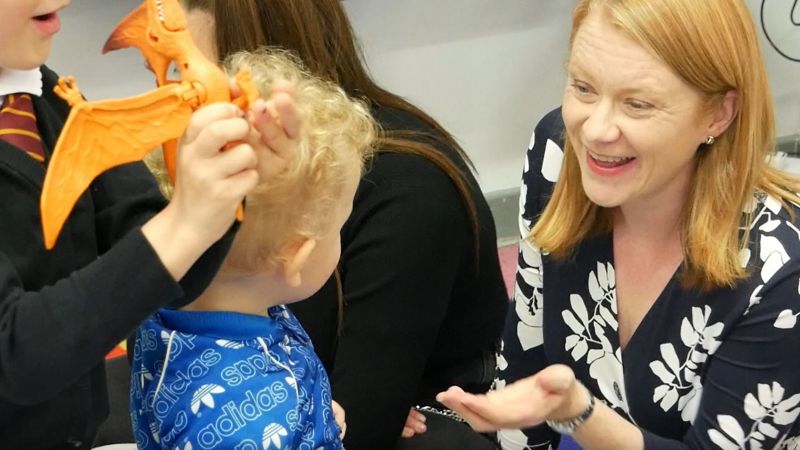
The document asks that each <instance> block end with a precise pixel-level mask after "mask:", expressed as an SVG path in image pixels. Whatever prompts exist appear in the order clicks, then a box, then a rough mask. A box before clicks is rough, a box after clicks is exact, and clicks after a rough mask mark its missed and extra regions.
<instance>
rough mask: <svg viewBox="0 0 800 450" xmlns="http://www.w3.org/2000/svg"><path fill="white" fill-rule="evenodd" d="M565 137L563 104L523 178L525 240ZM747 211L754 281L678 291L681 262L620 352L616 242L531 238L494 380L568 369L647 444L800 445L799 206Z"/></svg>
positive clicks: (547, 439) (532, 436) (513, 445)
mask: <svg viewBox="0 0 800 450" xmlns="http://www.w3.org/2000/svg"><path fill="white" fill-rule="evenodd" d="M562 134H563V122H562V121H561V112H560V110H556V111H554V112H552V113H550V114H548V115H547V116H546V117H545V118H544V119H542V121H541V122H540V123H539V125H538V126H537V127H536V130H535V133H534V135H535V136H534V139H533V142H532V144H531V147H530V149H529V150H528V159H527V164H526V166H525V167H526V168H525V173H524V174H523V192H524V193H525V202H524V206H523V209H522V211H521V218H520V224H521V227H520V230H521V232H522V234H523V237H527V234H528V232H529V231H530V227H531V225H532V224H533V223H535V220H536V218H537V217H538V216H539V214H540V213H541V211H542V209H543V207H544V205H545V204H546V203H547V201H548V199H549V197H550V193H551V192H552V189H553V185H554V184H553V183H554V181H555V178H556V177H557V176H558V173H559V168H560V165H561V159H562V158H561V156H562V154H563V152H562V150H561V147H562V144H563V140H562ZM712 151H714V150H712ZM752 208H753V213H754V214H753V216H752V217H751V222H750V223H744V222H743V225H744V226H746V227H749V228H750V232H749V233H750V244H749V247H748V249H747V250H746V251H744V252H743V253H742V263H743V264H744V265H745V267H747V268H748V271H749V273H750V275H749V277H748V278H747V279H745V280H743V281H741V282H738V283H737V284H736V285H735V286H734V287H733V288H725V289H713V290H710V291H708V292H702V293H701V292H698V291H696V290H692V289H688V288H686V287H684V286H682V285H681V282H680V280H679V278H680V274H681V270H682V269H680V268H679V269H678V271H677V272H676V273H675V274H674V276H673V278H672V279H671V280H670V281H669V283H668V284H667V285H666V287H665V288H664V290H663V291H662V292H661V294H660V295H659V297H658V298H657V299H656V301H655V303H654V304H653V306H652V307H651V308H650V310H649V311H648V312H647V314H646V315H645V317H644V318H643V319H642V322H641V324H640V325H639V327H638V328H637V329H636V331H635V332H634V334H633V336H632V337H631V339H630V341H629V342H628V345H627V346H626V347H625V349H624V350H621V349H620V344H619V335H618V329H617V297H616V285H615V272H614V254H613V243H612V236H611V235H610V234H607V235H603V236H599V237H597V238H594V239H588V240H586V241H584V242H583V243H582V244H581V245H580V246H579V247H578V249H577V251H576V253H575V257H574V259H572V260H569V261H565V262H560V261H556V260H554V259H553V258H551V257H550V256H548V255H547V254H542V253H541V252H539V250H538V249H537V248H536V247H535V245H532V244H531V243H530V241H528V240H522V241H521V244H520V245H521V249H520V250H521V251H520V257H519V266H518V271H517V288H516V292H515V304H516V308H515V309H513V310H510V311H509V315H508V322H507V324H506V328H505V331H504V335H503V355H502V357H501V358H500V359H499V360H498V362H499V364H500V368H501V370H500V372H499V374H498V381H497V383H498V386H499V387H502V386H504V385H505V384H507V383H511V382H513V381H515V380H518V379H520V378H522V377H525V376H529V375H532V374H534V373H536V372H537V371H539V370H541V369H542V368H544V367H545V366H546V365H548V364H557V363H561V364H566V365H569V366H570V367H572V368H573V370H574V371H575V375H576V376H577V378H578V379H579V380H581V381H582V382H583V383H584V384H585V385H586V387H587V388H589V389H590V390H591V391H592V393H594V395H596V396H597V398H598V399H600V400H602V401H604V402H605V403H606V404H607V405H609V406H610V407H612V408H614V410H616V411H617V412H618V413H619V414H621V415H622V416H623V417H625V418H627V419H628V420H630V421H631V422H633V423H634V424H636V425H638V426H639V427H640V428H641V429H642V432H643V434H644V448H645V449H654V450H655V449H658V450H662V449H664V450H666V449H670V450H671V449H674V450H686V449H724V450H730V449H739V448H742V449H761V448H765V449H768V448H769V449H771V448H776V449H796V448H798V447H799V446H800V421H798V420H797V419H798V415H800V375H798V374H800V358H799V357H798V353H797V348H798V346H800V325H798V324H797V317H798V315H800V294H798V279H799V278H800V231H799V230H798V226H797V220H796V219H797V218H798V217H800V208H798V207H796V206H791V207H790V209H791V212H790V211H788V210H787V209H786V208H785V207H782V206H781V204H780V203H779V202H778V201H777V200H775V199H774V198H772V197H768V196H766V195H756V197H755V198H754V202H753V205H752ZM791 214H794V218H792V217H791ZM743 217H744V216H743ZM499 436H500V441H501V443H502V445H503V448H504V449H524V448H536V449H539V448H543V449H546V448H548V443H549V444H551V445H552V448H556V445H557V443H558V436H557V435H555V433H553V432H552V431H551V430H549V429H548V428H547V427H546V426H541V427H537V428H532V429H528V430H524V432H523V431H519V430H503V431H501V432H500V433H499ZM781 441H782V444H779V442H781Z"/></svg>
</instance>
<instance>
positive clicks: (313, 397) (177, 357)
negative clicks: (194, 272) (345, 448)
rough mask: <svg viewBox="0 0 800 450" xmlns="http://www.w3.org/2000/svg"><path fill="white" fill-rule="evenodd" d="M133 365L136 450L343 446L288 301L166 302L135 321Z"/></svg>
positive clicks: (320, 371)
mask: <svg viewBox="0 0 800 450" xmlns="http://www.w3.org/2000/svg"><path fill="white" fill-rule="evenodd" d="M132 367H133V369H132V377H133V378H132V380H131V419H132V421H133V430H134V434H135V435H136V442H137V444H138V446H139V448H140V449H143V450H153V449H159V450H160V449H168V450H174V449H178V450H199V449H211V448H221V449H236V450H251V449H252V450H272V449H277V450H282V449H308V450H315V449H325V450H339V449H342V442H341V440H340V439H339V427H338V425H337V424H336V422H335V420H334V417H333V410H332V408H331V388H330V382H329V381H328V376H327V375H326V374H325V369H324V368H323V366H322V363H321V362H320V360H319V358H318V357H317V355H316V354H315V353H314V348H313V346H312V344H311V340H310V339H309V337H308V335H307V334H306V333H305V331H304V330H303V328H302V327H301V326H300V324H299V323H298V322H297V319H296V318H295V317H294V315H293V314H292V313H291V312H290V311H289V310H288V309H287V308H286V307H284V306H275V307H272V308H270V309H269V311H268V314H267V315H266V316H254V315H249V314H240V313H234V312H210V311H209V312H199V311H192V312H189V311H175V310H167V309H162V310H161V311H159V312H157V313H156V314H154V315H153V316H152V317H150V318H149V319H148V320H147V321H145V323H144V324H143V325H142V326H141V327H140V328H139V330H138V332H137V334H136V344H135V347H134V356H133V366H132Z"/></svg>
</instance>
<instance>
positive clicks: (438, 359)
mask: <svg viewBox="0 0 800 450" xmlns="http://www.w3.org/2000/svg"><path fill="white" fill-rule="evenodd" d="M373 114H374V115H375V117H376V119H377V121H378V122H379V123H380V125H381V126H382V127H383V128H384V129H388V130H416V131H422V132H427V133H433V131H432V130H431V129H430V128H428V127H427V126H426V125H425V124H423V123H422V122H421V121H419V120H418V119H416V118H415V117H413V116H411V115H409V114H407V113H404V112H400V111H397V110H388V109H377V110H375V111H373ZM438 147H439V148H440V150H441V151H442V152H443V153H444V154H445V155H447V156H448V157H449V158H450V159H451V160H453V161H455V162H457V164H458V165H459V166H460V167H462V169H463V170H464V172H465V173H467V174H468V175H467V179H468V180H469V183H470V187H471V193H472V198H473V201H474V202H475V204H476V206H477V210H478V218H479V220H480V230H479V239H480V250H479V255H478V258H477V260H476V255H475V248H474V245H473V236H474V235H473V232H472V228H471V225H470V221H469V218H468V213H467V209H466V207H465V205H464V204H463V202H462V200H461V197H460V196H459V194H458V191H457V190H456V188H455V186H454V185H453V183H452V182H451V181H450V179H449V178H448V177H447V176H446V175H445V173H444V172H443V171H442V170H440V169H439V168H438V167H437V166H435V165H434V164H433V163H432V162H430V161H429V160H427V159H425V158H422V157H418V156H412V155H408V154H397V153H380V154H378V155H376V156H375V158H374V159H373V160H372V162H371V163H370V164H368V172H367V174H366V175H365V176H364V177H363V179H362V180H361V183H360V185H359V188H358V191H357V193H356V197H355V202H354V205H353V213H352V215H351V216H350V218H349V220H348V221H347V223H346V224H345V226H344V228H343V229H342V259H341V263H340V270H341V275H342V284H343V291H344V299H345V305H344V317H343V321H342V324H341V331H340V334H339V336H338V337H337V311H338V300H337V293H336V283H335V281H334V280H333V279H331V280H329V282H328V283H327V284H326V285H325V286H324V287H323V288H322V290H320V292H318V293H317V294H316V295H315V296H313V297H312V298H311V299H309V300H307V301H304V302H300V303H297V304H295V305H292V308H293V309H294V310H295V312H296V314H297V316H298V318H299V319H300V321H301V323H302V324H303V326H304V327H305V328H306V330H307V331H308V333H309V335H310V336H311V338H312V340H313V342H314V346H315V348H316V351H317V353H318V354H319V356H320V358H321V359H322V361H323V364H325V366H326V368H327V369H328V372H329V374H330V375H331V382H332V385H333V396H334V399H335V400H336V401H338V402H340V403H341V404H342V406H343V407H344V408H345V410H346V412H347V435H346V437H345V447H346V448H347V449H348V450H378V449H381V450H385V449H391V448H394V445H395V443H396V441H397V439H398V437H399V436H400V432H401V430H402V428H403V424H404V423H405V419H406V416H407V415H408V410H409V407H411V406H413V405H417V404H432V403H433V402H434V400H433V398H434V396H435V395H436V394H437V393H438V392H440V391H442V390H444V389H446V388H448V387H449V386H451V385H453V384H458V385H460V386H463V387H464V388H465V389H467V390H470V391H478V392H482V391H485V390H486V389H487V388H488V386H489V383H490V382H491V378H492V377H493V368H494V354H493V353H494V350H495V348H496V342H497V341H498V339H499V335H500V332H501V327H502V322H503V316H504V314H505V311H506V307H507V304H508V298H507V295H506V291H505V287H504V285H503V280H502V276H501V273H500V265H499V262H498V258H497V242H496V239H497V238H496V234H495V228H494V222H493V220H492V215H491V212H490V211H489V207H488V205H487V204H486V200H485V199H484V198H483V195H482V194H481V191H480V189H479V187H478V183H477V182H476V181H475V179H474V177H472V175H471V174H470V173H469V170H468V169H467V168H466V165H465V164H464V162H463V161H462V159H461V158H460V157H459V156H458V154H457V153H456V152H455V150H453V149H452V148H448V147H444V146H441V145H439V146H438Z"/></svg>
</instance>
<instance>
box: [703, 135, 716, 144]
mask: <svg viewBox="0 0 800 450" xmlns="http://www.w3.org/2000/svg"><path fill="white" fill-rule="evenodd" d="M716 141H717V139H716V138H715V137H714V136H708V137H707V138H706V142H705V144H706V145H714V142H716Z"/></svg>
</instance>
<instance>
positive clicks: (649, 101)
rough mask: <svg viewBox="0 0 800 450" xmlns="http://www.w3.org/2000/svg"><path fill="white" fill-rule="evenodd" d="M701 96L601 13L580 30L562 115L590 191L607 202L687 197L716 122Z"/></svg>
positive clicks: (660, 201)
mask: <svg viewBox="0 0 800 450" xmlns="http://www.w3.org/2000/svg"><path fill="white" fill-rule="evenodd" d="M701 100H702V99H701V97H700V94H699V93H698V92H697V91H696V90H695V89H694V88H692V87H691V86H689V85H688V84H686V83H685V82H684V81H683V80H682V79H681V78H679V77H678V76H677V75H676V74H675V73H673V72H672V71H671V70H670V68H669V67H667V66H666V65H665V64H664V63H663V62H662V61H660V60H659V59H657V58H656V57H654V56H653V55H652V54H651V53H650V52H649V51H648V50H646V49H645V48H643V47H641V46H640V45H638V44H636V43H635V42H633V41H632V40H631V39H630V38H628V37H627V36H625V35H624V34H622V33H621V32H620V31H618V30H617V29H616V28H614V26H613V25H611V24H610V23H609V22H608V20H607V19H606V18H605V16H604V14H603V13H602V10H599V11H598V10H595V11H593V12H592V13H590V15H589V16H588V17H587V18H586V19H585V21H584V23H583V24H582V25H581V27H580V29H579V30H578V32H577V34H576V36H575V40H574V43H573V45H572V49H571V55H570V60H569V64H568V80H567V86H566V88H565V90H564V101H563V117H564V123H565V125H566V129H567V134H568V135H569V139H570V141H571V142H572V143H573V146H574V148H575V153H576V156H577V158H578V161H579V164H580V169H581V179H582V183H583V189H584V191H585V192H586V195H587V196H588V197H589V199H590V200H591V201H592V202H594V203H596V204H598V205H600V206H603V207H616V206H637V205H639V206H641V207H650V208H652V207H654V205H655V206H656V207H658V205H664V204H666V203H665V202H674V201H683V200H684V199H685V198H686V195H687V192H688V188H689V184H690V181H691V177H692V173H693V169H694V156H695V153H696V152H697V148H698V146H699V145H700V144H701V143H702V142H703V141H705V139H706V137H707V136H706V134H707V133H708V129H709V125H710V122H711V119H710V117H709V116H708V115H707V114H704V113H702V103H701Z"/></svg>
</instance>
